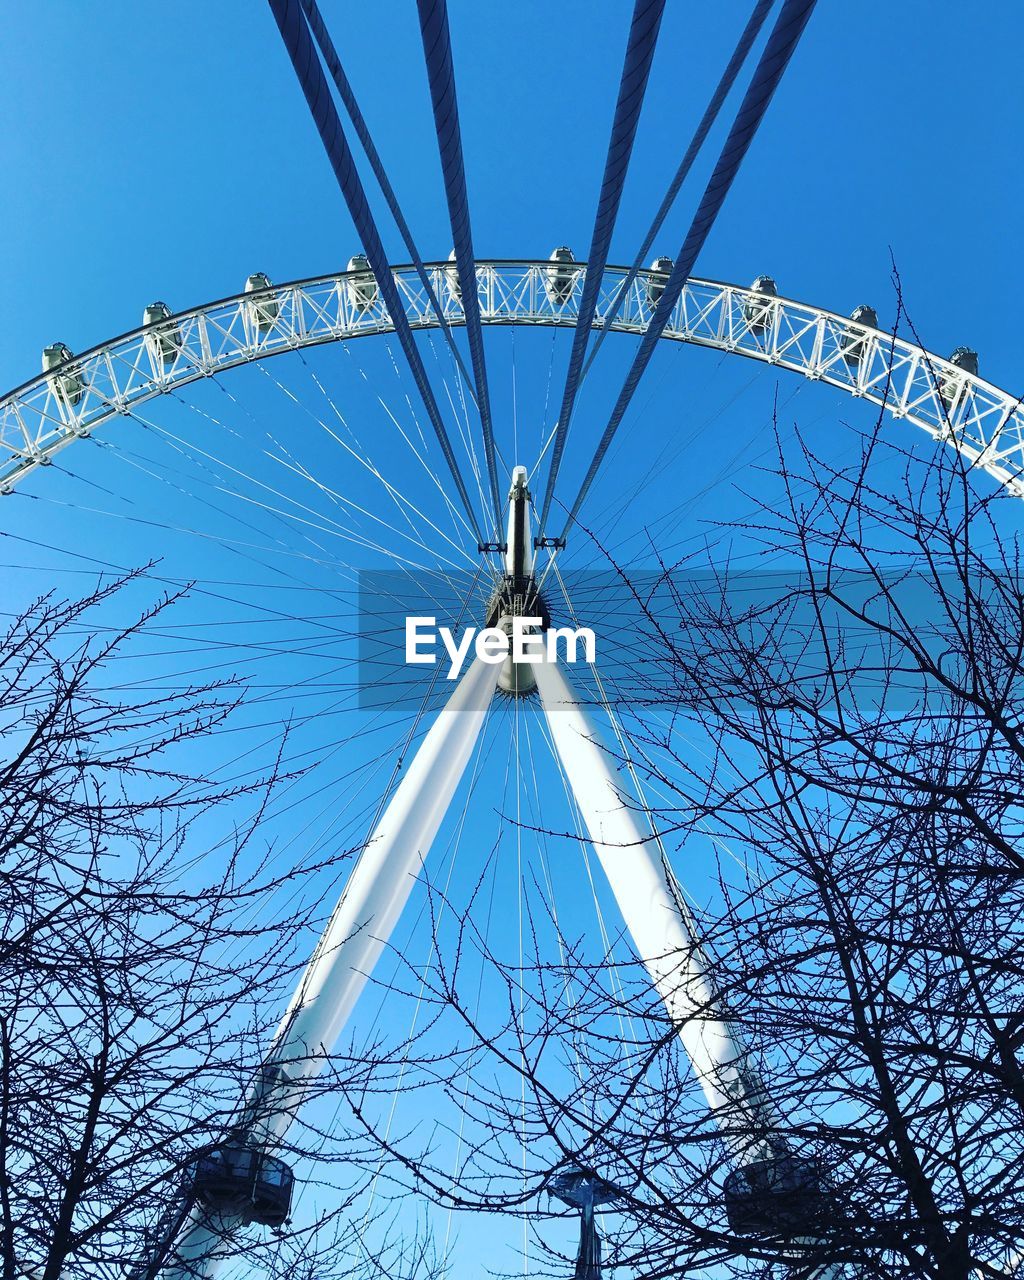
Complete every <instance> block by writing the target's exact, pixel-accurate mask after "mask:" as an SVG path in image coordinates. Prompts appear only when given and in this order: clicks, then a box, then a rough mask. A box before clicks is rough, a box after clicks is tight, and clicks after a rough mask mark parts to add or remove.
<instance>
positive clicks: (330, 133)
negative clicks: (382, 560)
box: [269, 0, 484, 543]
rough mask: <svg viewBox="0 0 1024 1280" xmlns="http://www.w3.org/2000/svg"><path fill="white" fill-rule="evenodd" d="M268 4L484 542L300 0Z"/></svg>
mask: <svg viewBox="0 0 1024 1280" xmlns="http://www.w3.org/2000/svg"><path fill="white" fill-rule="evenodd" d="M269 3H270V7H271V9H272V11H273V14H274V19H275V21H276V22H277V26H278V30H279V31H280V32H281V38H282V40H283V41H284V44H285V48H286V49H287V50H288V56H289V57H290V58H291V62H292V66H293V67H294V69H295V74H296V76H297V77H298V80H299V83H300V84H301V85H302V91H303V93H304V94H305V97H306V102H307V104H308V106H309V110H310V114H311V115H312V117H313V120H314V122H315V124H316V127H317V130H318V131H319V134H320V139H321V141H322V142H323V145H324V150H325V151H326V152H327V157H328V159H329V160H330V162H331V167H332V168H333V169H334V176H335V177H336V178H337V180H338V186H339V187H340V188H341V192H342V195H343V196H344V197H345V203H346V204H347V205H348V209H349V213H350V214H351V215H352V221H353V222H354V223H355V227H356V231H357V233H358V235H359V237H360V239H361V240H362V243H363V248H364V249H365V251H366V257H367V260H368V261H369V264H370V269H371V271H372V272H373V274H374V276H375V278H376V280H377V286H378V288H379V289H380V292H381V297H382V298H383V299H384V303H385V305H386V307H387V309H388V314H389V315H390V316H391V322H392V324H393V325H394V327H395V333H396V334H397V335H398V341H399V343H400V344H401V347H402V351H403V352H404V354H405V358H406V360H407V361H408V364H409V368H410V370H411V371H412V376H413V379H414V381H415V383H416V387H417V390H418V391H419V393H420V397H421V399H422V400H423V404H424V407H425V408H426V410H427V415H428V417H429V418H430V421H431V425H432V426H433V428H434V432H435V434H436V436H437V439H438V443H439V444H440V446H441V451H442V453H443V454H444V457H445V461H446V462H447V463H448V468H449V470H450V471H451V474H452V479H453V480H454V481H455V487H456V490H457V492H458V495H459V497H460V498H461V500H462V504H463V506H464V507H465V509H466V515H467V517H468V519H469V523H470V527H471V529H472V530H473V532H474V534H475V535H476V539H477V542H478V543H482V542H483V541H484V539H483V537H482V535H481V532H480V523H479V521H478V520H477V516H476V512H475V510H474V509H473V504H472V502H471V501H470V497H469V492H468V491H467V489H466V485H465V482H464V481H463V479H462V475H461V473H460V471H459V466H458V463H457V461H456V459H455V454H454V452H453V450H452V446H451V441H450V440H449V439H448V432H447V430H446V429H445V425H444V421H443V419H442V418H441V412H440V410H439V409H438V407H437V401H436V400H435V399H434V392H433V390H432V389H431V386H430V382H429V380H428V378H427V372H426V369H425V368H424V367H423V361H422V360H421V358H420V353H419V351H418V350H417V348H416V341H415V339H414V337H413V334H412V329H411V328H410V327H409V321H408V318H407V316H406V314H405V308H404V307H403V305H402V300H401V298H400V297H399V294H398V289H397V288H396V286H395V281H394V277H393V276H392V274H391V268H390V266H389V264H388V258H387V254H386V253H385V252H384V245H383V244H382V243H381V238H380V233H379V232H378V230H377V224H376V222H375V221H374V219H373V214H372V213H371V212H370V206H369V204H368V203H367V199H366V192H365V191H364V189H363V184H362V181H361V180H360V178H359V174H358V173H357V172H356V166H355V163H354V161H353V158H352V152H351V149H350V148H349V145H348V142H347V140H346V138H345V134H344V131H343V129H342V127H341V120H340V119H339V117H338V112H337V110H336V108H335V106H334V101H333V99H332V98H331V93H330V89H329V88H328V85H327V80H326V78H325V77H324V73H323V69H322V67H321V65H320V60H319V59H318V57H317V55H316V50H315V49H314V48H313V40H312V37H311V35H310V32H309V27H308V25H307V23H306V19H305V16H304V14H303V10H302V5H301V3H300V0H269Z"/></svg>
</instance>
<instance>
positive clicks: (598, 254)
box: [538, 0, 665, 537]
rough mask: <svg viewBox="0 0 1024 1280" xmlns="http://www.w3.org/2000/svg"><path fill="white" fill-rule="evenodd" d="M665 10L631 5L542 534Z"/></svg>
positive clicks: (643, 1) (643, 0)
mask: <svg viewBox="0 0 1024 1280" xmlns="http://www.w3.org/2000/svg"><path fill="white" fill-rule="evenodd" d="M664 11H665V0H635V4H634V6H633V21H632V23H631V24H630V28H629V40H628V42H627V44H626V56H625V58H624V59H623V63H622V75H621V77H620V79H619V97H618V101H617V102H616V104H615V116H614V118H613V120H612V131H611V136H610V138H609V139H608V155H607V157H606V159H605V162H604V178H603V179H602V182H601V194H600V197H599V198H598V202H597V213H596V215H595V217H594V230H593V234H592V236H591V240H590V252H589V253H588V254H587V274H586V277H585V279H584V283H583V297H582V298H581V299H580V311H579V315H580V322H579V324H578V325H577V327H576V332H575V333H574V334H573V342H572V352H571V354H570V356H569V367H568V370H567V371H566V375H565V389H564V391H563V392H562V407H561V409H560V410H559V414H558V425H557V428H556V430H555V442H554V446H553V448H552V450H551V466H550V468H549V470H548V483H547V490H546V492H545V495H544V505H543V508H542V509H541V513H540V527H539V529H538V534H539V535H540V536H541V537H543V534H544V525H545V523H546V522H547V517H548V511H549V510H550V508H551V498H552V495H553V493H554V489H555V480H556V479H557V476H558V468H559V466H560V465H561V462H562V452H563V450H564V449H565V438H566V436H567V434H568V431H569V422H570V419H571V418H572V411H573V406H574V405H575V403H576V392H577V391H578V389H579V382H580V370H581V369H582V367H583V357H584V356H585V355H586V351H587V340H588V339H589V337H590V326H591V323H592V321H593V318H594V311H595V309H596V307H597V296H598V290H599V289H600V287H601V281H602V279H603V278H604V268H605V264H606V263H607V261H608V248H609V246H610V244H611V239H612V231H613V230H614V228H615V219H616V217H617V216H618V212H619V204H620V202H621V200H622V188H623V185H624V184H625V181H626V171H627V169H628V168H629V160H630V156H631V155H632V153H633V141H634V139H635V138H636V127H637V124H638V122H639V120H640V111H641V109H642V107H643V105H644V95H645V93H646V90H647V80H648V77H649V76H650V72H651V62H652V61H653V58H654V50H655V46H656V45H657V43H658V31H659V29H660V27H661V19H662V15H663V13H664Z"/></svg>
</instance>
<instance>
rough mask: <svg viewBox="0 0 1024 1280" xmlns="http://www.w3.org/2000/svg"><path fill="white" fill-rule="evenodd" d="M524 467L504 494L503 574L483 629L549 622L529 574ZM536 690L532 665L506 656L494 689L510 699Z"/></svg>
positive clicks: (527, 495) (542, 625) (530, 539)
mask: <svg viewBox="0 0 1024 1280" xmlns="http://www.w3.org/2000/svg"><path fill="white" fill-rule="evenodd" d="M526 478H527V472H526V468H525V467H516V468H515V469H514V470H513V472H512V487H511V489H509V493H508V536H507V538H506V541H505V575H504V577H503V578H502V580H501V582H500V583H499V585H498V587H497V589H496V590H495V592H494V595H493V596H492V597H491V599H490V601H489V603H488V605H487V618H486V621H485V624H484V625H485V626H488V627H501V628H502V629H503V630H506V631H509V630H510V629H511V626H512V619H513V618H540V620H541V623H540V628H541V629H542V630H546V629H547V627H548V624H549V622H550V616H549V614H548V609H547V606H546V605H545V603H544V598H543V596H542V595H541V593H540V591H539V590H538V588H537V581H536V579H535V577H534V573H533V537H532V536H531V532H530V505H531V498H530V491H529V489H528V488H527V487H526ZM536 687H537V682H536V680H535V679H534V674H533V666H532V664H531V663H529V662H516V661H515V660H514V659H513V658H511V657H509V658H507V659H506V660H505V662H504V663H503V664H502V668H501V671H500V672H499V673H498V688H499V689H501V690H502V691H503V692H504V693H508V694H512V695H513V696H514V697H522V696H523V695H524V694H527V693H532V692H533V690H534V689H535V688H536Z"/></svg>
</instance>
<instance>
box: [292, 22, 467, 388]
mask: <svg viewBox="0 0 1024 1280" xmlns="http://www.w3.org/2000/svg"><path fill="white" fill-rule="evenodd" d="M302 8H303V10H304V11H305V14H306V21H307V22H308V23H309V29H310V30H311V31H312V33H313V39H314V40H315V41H316V42H317V45H318V46H319V48H320V53H321V56H322V57H323V60H324V65H325V66H326V67H327V70H328V71H329V72H330V73H331V79H332V80H333V81H334V87H335V88H336V89H337V90H338V96H339V97H340V98H341V101H342V105H343V106H344V108H345V110H346V112H347V113H348V118H349V119H350V120H351V121H352V128H353V129H354V130H355V134H356V137H357V138H358V139H359V144H360V146H361V147H362V148H363V152H364V153H365V155H366V158H367V160H368V161H369V163H370V168H371V169H372V170H373V176H374V177H375V178H376V179H377V185H378V186H379V187H380V189H381V194H382V195H383V196H384V199H385V201H386V202H387V206H388V209H389V210H390V211H391V216H392V218H394V220H395V226H396V227H397V228H398V232H399V235H400V236H401V237H402V239H403V241H404V242H405V247H406V249H408V251H409V257H410V258H411V259H412V264H413V266H414V267H415V268H416V274H417V275H418V276H419V278H420V283H421V284H422V285H423V289H424V292H425V293H426V295H427V297H428V298H429V299H430V305H431V307H433V309H434V314H435V315H436V316H437V319H438V323H439V324H440V326H441V329H442V331H443V332H444V336H445V339H446V341H447V343H448V347H449V349H450V351H451V353H452V356H453V357H454V359H455V361H456V363H457V364H458V367H459V369H460V370H461V372H462V376H463V377H464V378H465V380H466V382H467V383H468V382H469V381H470V377H469V373H468V372H467V370H466V366H465V365H464V364H463V361H462V356H461V355H460V354H459V348H458V346H457V345H456V342H455V336H454V334H453V333H452V329H451V325H450V324H449V323H448V318H447V316H446V315H445V313H444V308H443V307H442V306H441V304H440V302H438V300H437V294H436V292H435V290H434V286H433V284H432V283H431V280H430V275H429V274H428V272H427V268H426V267H425V266H424V263H423V259H422V258H421V257H420V251H419V249H417V247H416V242H415V240H414V239H413V235H412V231H411V230H410V228H409V224H408V222H407V221H406V219H405V215H404V214H403V213H402V208H401V205H400V204H399V203H398V197H397V196H396V195H395V191H394V188H393V187H392V185H391V181H390V179H389V178H388V175H387V170H386V169H385V168H384V164H383V162H382V160H381V158H380V154H379V153H378V151H377V148H376V146H375V145H374V142H373V138H372V136H371V134H370V130H369V128H368V127H367V124H366V120H365V118H364V117H363V113H362V111H361V110H360V109H359V103H358V102H357V101H356V96H355V94H354V93H353V91H352V85H351V84H350V82H349V78H348V76H347V75H346V74H345V69H344V67H343V66H342V65H341V59H340V58H339V56H338V51H337V49H336V48H335V46H334V41H333V40H332V39H331V34H330V32H329V31H328V30H327V26H326V24H325V22H324V20H323V16H322V15H321V13H320V10H319V8H318V7H317V4H316V0H302Z"/></svg>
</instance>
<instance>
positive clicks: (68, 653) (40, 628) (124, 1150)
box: [0, 575, 358, 1280]
mask: <svg viewBox="0 0 1024 1280" xmlns="http://www.w3.org/2000/svg"><path fill="white" fill-rule="evenodd" d="M131 577H132V579H138V580H139V581H142V580H143V579H142V578H141V577H140V575H131ZM126 585H127V582H126V580H122V581H120V582H116V583H113V584H110V585H108V586H105V587H103V588H101V589H99V590H97V591H96V592H95V593H94V594H92V595H91V596H89V597H88V598H86V599H83V600H78V601H73V602H65V601H60V600H57V599H54V598H51V597H47V598H44V599H41V600H40V601H38V602H37V603H36V604H35V605H34V606H33V607H31V608H30V609H28V610H27V611H26V612H25V613H24V614H23V615H22V616H20V617H18V618H17V619H16V620H15V621H14V622H13V623H12V625H11V627H10V629H9V631H8V633H7V635H6V636H5V637H4V640H3V641H2V643H0V717H2V731H3V737H2V751H3V759H2V763H0V854H2V864H0V865H2V871H3V874H2V878H0V913H2V918H3V926H4V927H3V940H2V942H0V982H2V989H3V999H2V1002H0V1006H2V1007H0V1219H2V1222H3V1233H2V1246H0V1248H2V1267H3V1277H4V1280H15V1277H20V1276H31V1277H34V1278H37V1280H57V1277H74V1276H89V1277H91V1278H95V1277H103V1276H111V1277H113V1276H117V1277H122V1276H124V1275H126V1274H129V1273H130V1272H131V1270H132V1268H133V1267H136V1266H137V1265H138V1264H139V1263H140V1261H142V1260H144V1258H145V1257H146V1256H147V1251H149V1250H150V1249H151V1248H152V1247H153V1245H154V1243H155V1242H156V1240H157V1239H158V1238H159V1236H160V1233H161V1231H162V1230H163V1229H164V1228H165V1226H166V1224H167V1222H168V1221H169V1220H170V1218H171V1217H173V1215H174V1214H175V1213H176V1212H178V1211H179V1208H180V1205H181V1204H182V1203H186V1204H187V1202H188V1198H189V1195H190V1185H191V1183H190V1179H191V1176H192V1170H193V1168H194V1163H195V1160H196V1156H197V1153H199V1152H201V1151H204V1150H208V1149H210V1148H211V1147H215V1146H216V1145H217V1144H218V1143H220V1142H223V1141H224V1140H225V1138H226V1136H227V1135H229V1134H230V1132H231V1126H232V1122H233V1120H234V1119H235V1118H236V1116H237V1112H238V1109H239V1105H240V1101H241V1099H242V1097H243V1094H244V1092H245V1089H246V1087H247V1086H248V1085H249V1083H250V1082H251V1080H252V1078H253V1076H254V1073H255V1072H256V1071H257V1070H258V1067H259V1063H260V1060H261V1055H262V1052H263V1050H264V1048H265V1046H266V1043H267V1040H268V1038H269V1034H270V1033H271V1031H272V1029H273V1023H274V1020H275V1019H276V1017H277V1016H279V1013H280V1011H281V1009H282V1008H283V1006H284V1003H285V996H286V995H287V993H288V992H289V990H290V988H291V986H292V985H293V984H294V981H295V977H296V973H297V971H298V969H297V966H298V965H300V964H301V962H302V960H303V959H304V954H303V952H304V950H305V948H306V947H308V945H309V940H310V938H311V937H313V936H315V929H316V926H317V925H318V923H319V922H318V921H317V919H316V916H317V913H318V911H319V910H320V909H321V907H320V904H319V902H318V900H317V895H315V894H312V895H311V894H305V895H304V894H301V893H299V894H298V895H295V896H296V897H297V898H298V900H299V901H300V903H301V902H302V898H303V897H305V898H307V899H308V900H307V901H306V902H305V903H303V904H302V905H299V906H297V907H296V906H294V905H293V906H292V907H291V908H289V909H288V911H286V912H285V913H283V914H282V913H281V911H280V907H279V905H278V904H279V903H280V902H281V901H282V899H283V900H285V901H289V900H294V899H293V895H289V894H282V895H278V897H277V898H276V899H275V902H274V904H273V907H274V909H273V910H270V909H268V904H269V900H270V897H271V895H273V894H274V893H275V890H277V889H278V888H280V887H282V886H286V885H287V886H289V887H291V888H293V889H301V888H302V878H301V875H300V874H299V873H297V872H291V871H289V872H286V873H285V874H284V875H281V876H278V875H275V874H274V873H273V869H272V866H271V863H270V858H269V854H270V850H269V849H268V848H267V847H265V846H264V844H263V843H262V840H261V836H260V823H261V820H262V818H263V816H264V814H265V812H266V808H267V805H268V803H269V801H270V799H271V797H272V796H273V794H274V791H275V787H277V786H278V784H279V783H280V782H281V781H282V780H283V778H284V777H285V775H284V774H283V773H282V769H281V764H280V759H281V756H280V753H279V754H278V756H277V757H276V758H274V759H271V760H270V761H269V762H268V767H267V770H266V773H265V774H264V775H263V776H261V777H254V778H253V779H252V780H251V781H249V782H248V783H246V784H245V785H242V786H231V787H228V786H222V785H219V784H218V783H217V782H216V780H213V781H211V780H209V778H208V777H206V776H204V775H206V773H207V772H208V770H206V769H204V768H199V767H197V766H196V765H195V763H194V761H195V760H196V759H199V758H202V757H201V756H199V755H198V754H197V753H199V752H200V751H201V749H202V746H203V744H204V742H205V741H206V740H207V738H208V737H209V735H210V734H211V732H212V731H213V730H215V729H216V728H217V727H219V726H220V725H222V724H223V723H224V722H225V721H226V719H227V718H228V717H230V716H231V714H232V711H233V709H234V707H235V705H236V703H237V701H238V699H239V697H240V696H241V692H242V691H241V690H240V689H238V688H236V687H235V686H233V685H232V684H230V683H224V684H212V685H211V684H208V685H202V686H196V687H192V688H183V689H181V690H180V691H177V692H172V693H169V694H158V695H156V696H155V697H152V698H150V699H148V700H139V699H137V698H131V697H125V696H123V695H119V694H117V693H115V692H114V691H113V690H112V689H111V688H109V685H110V683H111V682H110V680H109V679H108V676H107V672H108V670H109V668H110V666H111V665H112V663H113V662H114V660H115V658H116V657H117V656H118V655H119V654H120V653H122V652H124V651H125V649H126V647H127V646H129V645H130V644H131V642H132V640H133V638H134V637H135V636H136V635H137V634H138V633H139V632H140V630H143V629H144V628H145V627H146V626H148V625H149V624H150V622H151V621H152V620H153V619H154V618H156V617H158V616H159V615H161V614H163V613H164V612H165V611H166V610H168V609H170V608H172V607H173V605H174V603H175V599H174V598H165V599H162V600H161V601H160V602H159V603H157V604H156V605H155V606H154V607H153V608H151V609H149V610H148V611H147V612H146V613H144V614H143V615H142V616H140V617H137V618H136V619H135V621H134V622H133V623H132V624H131V625H129V626H127V627H125V628H124V629H122V630H119V631H114V632H110V631H109V630H108V629H107V620H108V619H109V617H110V609H109V606H110V605H111V604H114V603H116V604H117V605H119V606H121V607H123V606H124V604H125V602H126V597H125V588H126ZM136 585H138V583H137V584H136ZM282 749H283V748H282ZM338 856H339V859H340V858H342V857H343V856H344V855H343V854H339V855H338ZM319 869H322V867H321V868H319ZM317 870H318V868H316V867H307V868H306V869H305V871H304V872H303V873H302V875H307V876H308V875H315V874H316V872H317ZM332 1087H333V1076H332V1074H331V1073H330V1072H328V1073H326V1074H325V1076H324V1078H323V1089H324V1090H325V1091H329V1090H330V1089H331V1088H332ZM308 1137H309V1135H308V1133H307V1134H306V1135H304V1137H300V1138H298V1139H297V1140H296V1143H295V1144H294V1148H293V1149H292V1150H290V1151H288V1152H285V1153H284V1154H285V1155H286V1157H287V1158H289V1159H293V1158H295V1159H301V1158H302V1156H303V1155H304V1154H305V1153H306V1152H305V1149H304V1141H305V1139H308ZM328 1158H329V1156H328ZM357 1191H358V1185H357V1182H356V1180H354V1179H352V1178H349V1179H348V1180H347V1181H345V1180H342V1181H341V1182H338V1183H337V1185H336V1187H335V1190H334V1193H333V1195H332V1197H331V1198H330V1200H329V1201H328V1205H327V1208H326V1209H325V1210H323V1211H322V1212H320V1213H319V1214H313V1213H308V1214H306V1215H305V1216H303V1217H302V1219H301V1220H300V1219H296V1220H295V1221H294V1222H293V1223H291V1224H290V1225H288V1226H285V1227H283V1228H281V1229H280V1230H279V1231H278V1232H277V1233H276V1234H274V1233H271V1234H268V1233H266V1232H264V1231H260V1230H250V1231H248V1232H245V1233H243V1235H242V1238H241V1240H240V1242H239V1250H240V1252H241V1254H242V1255H243V1256H244V1257H246V1259H247V1260H248V1263H249V1264H250V1265H251V1266H253V1267H259V1268H261V1269H263V1270H265V1271H266V1272H267V1273H268V1274H281V1273H283V1272H284V1271H287V1272H288V1273H289V1274H290V1275H293V1276H296V1275H302V1274H316V1275H317V1276H318V1277H320V1276H324V1275H332V1274H341V1273H343V1272H344V1271H346V1270H347V1269H348V1268H349V1267H350V1266H351V1252H350V1251H347V1250H346V1238H347V1237H346V1233H347V1231H348V1226H347V1223H346V1221H345V1218H344V1209H345V1207H346V1204H347V1203H348V1202H349V1201H350V1200H351V1198H352V1197H353V1196H354V1195H355V1194H356V1193H357Z"/></svg>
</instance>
